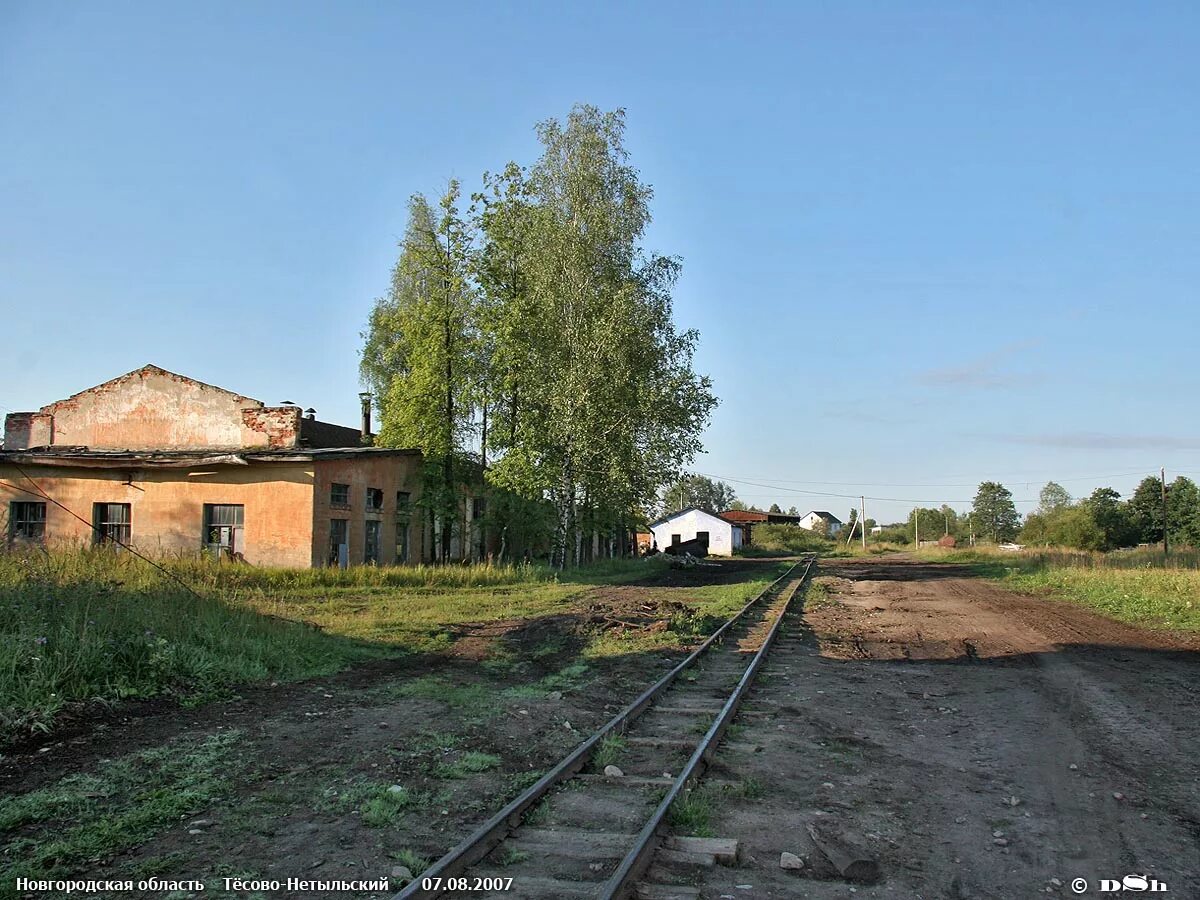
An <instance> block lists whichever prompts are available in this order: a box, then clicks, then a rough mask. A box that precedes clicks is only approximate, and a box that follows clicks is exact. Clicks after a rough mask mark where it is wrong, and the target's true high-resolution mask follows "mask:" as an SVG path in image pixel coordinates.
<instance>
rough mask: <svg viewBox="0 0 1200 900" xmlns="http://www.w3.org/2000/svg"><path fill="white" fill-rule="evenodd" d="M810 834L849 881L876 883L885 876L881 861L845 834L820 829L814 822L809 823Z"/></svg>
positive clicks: (825, 855)
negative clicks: (880, 866) (881, 868)
mask: <svg viewBox="0 0 1200 900" xmlns="http://www.w3.org/2000/svg"><path fill="white" fill-rule="evenodd" d="M808 835H809V837H811V838H812V841H813V843H814V844H816V845H817V849H818V850H820V851H821V853H822V855H823V856H824V857H825V858H826V859H827V860H829V862H830V863H832V864H833V867H834V868H835V869H837V870H838V873H839V874H840V875H841V876H842V877H843V878H845V879H846V880H847V881H857V882H859V883H860V884H874V883H875V882H877V881H878V880H879V879H880V878H881V877H882V876H883V873H882V871H881V870H880V868H879V863H878V862H877V861H876V860H875V859H874V858H873V857H872V856H871V855H870V853H869V852H868V851H867V850H866V849H865V848H863V847H861V846H858V845H857V844H856V843H855V842H854V841H852V840H850V839H849V838H847V837H846V836H845V835H843V834H834V833H833V832H832V831H831V830H825V829H822V830H821V831H818V830H817V829H816V828H815V827H813V825H812V824H809V825H808Z"/></svg>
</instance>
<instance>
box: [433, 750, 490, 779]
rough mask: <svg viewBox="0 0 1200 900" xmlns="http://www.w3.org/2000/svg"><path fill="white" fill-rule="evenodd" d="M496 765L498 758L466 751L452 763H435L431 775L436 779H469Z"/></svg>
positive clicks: (478, 752) (474, 751) (476, 751)
mask: <svg viewBox="0 0 1200 900" xmlns="http://www.w3.org/2000/svg"><path fill="white" fill-rule="evenodd" d="M498 765H500V757H498V756H495V755H493V754H491V753H481V752H480V751H478V750H468V751H467V752H466V753H464V754H462V755H461V756H460V757H459V758H458V759H456V760H454V761H453V762H441V763H437V764H436V765H435V766H434V767H433V774H434V777H436V778H469V777H470V776H472V775H478V774H479V773H480V772H486V771H487V770H488V769H494V768H495V767H496V766H498Z"/></svg>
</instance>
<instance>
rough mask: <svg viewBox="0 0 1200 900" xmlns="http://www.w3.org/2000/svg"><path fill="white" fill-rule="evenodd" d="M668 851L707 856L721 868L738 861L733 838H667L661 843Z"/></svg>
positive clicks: (735, 863) (735, 842) (736, 843)
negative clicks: (714, 860)
mask: <svg viewBox="0 0 1200 900" xmlns="http://www.w3.org/2000/svg"><path fill="white" fill-rule="evenodd" d="M663 846H664V847H666V848H667V849H668V850H678V851H679V852H681V853H699V854H707V855H709V856H712V857H713V858H715V859H716V861H717V862H719V863H720V864H721V865H723V866H735V865H737V859H738V842H737V841H736V840H735V839H733V838H699V837H677V836H675V835H671V836H669V837H668V838H667V839H666V840H665V841H663Z"/></svg>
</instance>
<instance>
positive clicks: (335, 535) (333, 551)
mask: <svg viewBox="0 0 1200 900" xmlns="http://www.w3.org/2000/svg"><path fill="white" fill-rule="evenodd" d="M349 531H350V529H349V521H348V520H347V519H330V520H329V558H328V560H326V561H327V562H328V563H329V565H331V566H340V565H342V564H343V560H345V562H349V561H350V551H349V547H350V545H349V537H348V535H349Z"/></svg>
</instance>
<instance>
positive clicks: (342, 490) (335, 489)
mask: <svg viewBox="0 0 1200 900" xmlns="http://www.w3.org/2000/svg"><path fill="white" fill-rule="evenodd" d="M329 505H330V506H332V507H333V508H334V509H349V508H350V485H348V484H338V483H337V482H334V483H333V484H331V485H330V486H329Z"/></svg>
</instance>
